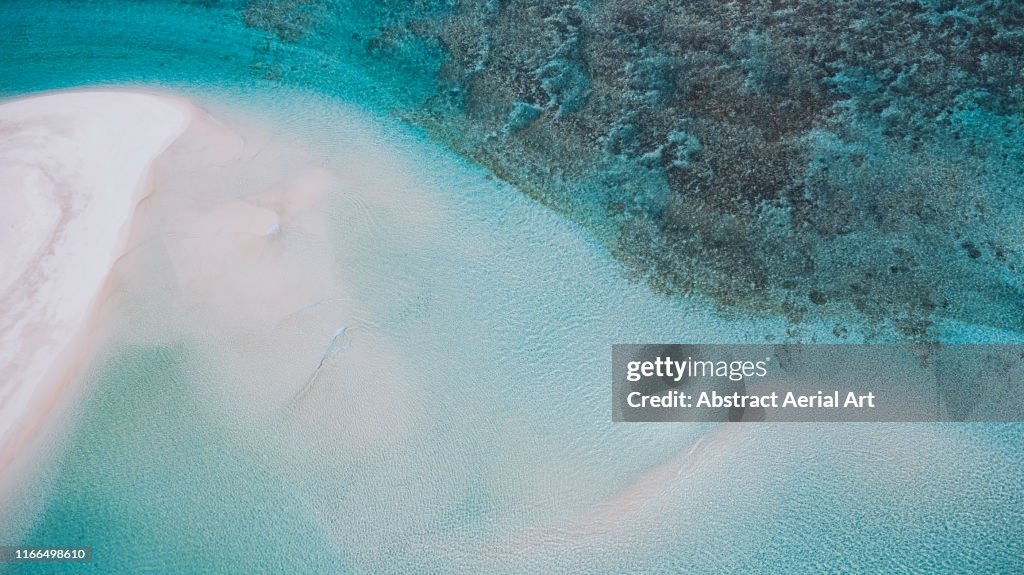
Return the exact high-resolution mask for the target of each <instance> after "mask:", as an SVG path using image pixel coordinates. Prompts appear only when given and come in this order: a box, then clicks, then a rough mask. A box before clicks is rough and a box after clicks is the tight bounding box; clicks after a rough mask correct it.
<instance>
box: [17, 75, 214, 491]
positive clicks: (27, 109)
mask: <svg viewBox="0 0 1024 575" xmlns="http://www.w3.org/2000/svg"><path fill="white" fill-rule="evenodd" d="M195 113H196V110H195V109H194V108H193V107H192V106H191V105H189V104H188V103H186V102H184V101H183V100H178V99H173V98H168V97H162V96H156V95H150V94H141V93H131V92H120V91H81V92H60V93H53V94H47V95H42V96H37V97H30V98H25V99H19V100H15V101H10V102H7V103H3V104H0V479H4V480H9V479H10V475H12V474H13V472H12V471H11V468H12V466H13V464H14V463H15V460H16V459H17V458H18V457H20V455H19V454H20V452H21V451H22V450H23V448H24V447H25V446H26V445H27V444H28V443H29V442H31V441H32V439H33V437H34V436H35V434H36V433H37V431H38V430H39V427H40V425H42V422H43V421H44V420H45V418H46V415H47V414H48V412H49V411H50V410H51V408H52V406H53V405H54V403H55V402H56V401H57V399H58V398H59V397H60V396H61V393H62V390H63V389H64V388H65V387H66V385H67V384H68V383H69V382H70V381H71V380H73V379H74V378H75V376H76V375H77V372H78V370H79V369H80V368H81V366H82V364H83V361H84V359H85V357H86V355H87V353H88V350H89V349H90V348H91V345H92V343H93V342H92V339H93V338H92V337H91V336H92V331H93V330H92V326H93V319H94V318H95V315H96V313H97V309H98V307H99V305H100V304H101V303H102V300H103V292H104V287H105V285H106V283H107V281H108V274H109V272H110V270H111V268H112V266H113V265H114V263H115V262H116V261H117V259H118V258H119V257H121V255H122V254H123V253H124V250H125V247H126V240H127V237H128V230H129V227H130V224H131V221H132V214H133V212H134V211H135V208H136V204H137V203H138V202H139V201H140V199H142V198H143V197H144V195H145V191H146V181H147V171H148V170H149V167H150V164H151V163H152V162H153V160H154V159H155V158H156V157H157V156H158V155H159V154H161V153H162V152H163V151H164V150H165V149H166V148H167V147H168V146H169V145H170V144H171V143H172V142H173V141H174V139H175V138H177V137H178V135H179V134H181V132H182V131H183V130H184V129H185V128H186V127H187V125H188V123H189V122H190V121H191V119H192V118H193V116H194V115H195ZM0 487H2V484H0Z"/></svg>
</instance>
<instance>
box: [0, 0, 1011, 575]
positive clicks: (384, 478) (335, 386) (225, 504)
mask: <svg viewBox="0 0 1024 575" xmlns="http://www.w3.org/2000/svg"><path fill="white" fill-rule="evenodd" d="M55 6H59V8H55ZM82 6H86V8H82ZM37 9H45V10H47V11H48V13H50V14H55V15H57V16H55V17H57V18H61V19H63V21H62V22H63V24H62V25H61V26H56V25H52V24H51V25H47V26H45V27H44V26H41V25H40V24H38V23H37V20H36V19H35V18H34V14H35V12H34V10H37ZM4 11H5V12H4V15H5V18H6V20H5V22H6V26H5V27H6V28H7V29H10V30H14V32H15V33H12V34H6V35H0V48H2V50H0V68H2V69H3V71H4V77H5V81H4V85H3V86H2V87H0V89H2V90H3V92H4V93H7V94H14V93H23V92H27V91H30V90H38V89H46V88H53V87H58V86H68V85H92V84H97V83H117V84H122V83H127V84H135V85H138V84H142V85H146V86H149V85H159V86H165V87H166V86H172V87H174V88H175V89H177V90H180V91H184V92H186V93H188V94H190V95H192V96H193V97H197V98H198V99H199V100H200V101H201V102H202V103H204V104H206V105H208V106H209V107H210V108H211V109H212V110H213V111H214V113H215V115H217V116H218V117H221V118H224V119H225V121H226V123H228V124H230V125H238V126H242V127H241V128H239V129H240V130H242V132H243V133H245V134H247V135H248V136H250V137H249V138H248V139H246V140H244V141H243V143H242V144H241V148H242V152H240V155H239V156H238V157H236V158H230V157H228V158H224V159H223V161H221V162H218V161H214V160H216V158H214V159H213V160H209V161H207V162H206V163H203V164H202V167H201V169H196V170H194V171H190V172H187V173H176V172H175V171H174V170H173V166H174V165H175V164H174V161H173V158H169V159H167V160H166V161H164V162H163V163H162V164H161V166H158V168H157V172H156V174H155V176H156V184H157V191H156V194H155V195H154V198H153V201H152V202H151V203H150V205H149V206H148V207H146V208H144V209H143V211H142V213H141V214H140V218H142V222H143V223H145V224H146V225H147V226H148V227H147V228H146V229H150V230H153V232H152V235H150V236H146V235H145V234H143V235H141V236H140V237H139V238H138V244H137V248H136V249H135V250H133V252H132V253H131V254H130V256H129V257H127V258H126V259H125V261H124V262H123V264H122V265H121V266H120V267H119V269H118V270H117V271H116V273H117V274H118V277H117V282H118V283H117V285H118V289H117V290H116V293H115V295H114V297H113V299H112V302H111V305H110V310H109V314H110V316H109V320H108V329H107V332H106V333H105V337H107V338H108V340H107V341H108V345H107V347H106V349H105V352H104V353H103V354H102V355H101V356H100V357H98V358H97V360H96V363H95V365H94V366H93V370H92V371H91V372H90V374H89V376H88V377H86V378H84V379H85V381H83V382H82V385H81V386H80V387H81V390H82V391H81V395H80V396H77V397H75V398H72V400H73V401H72V405H71V407H70V413H69V417H68V421H67V423H68V425H67V429H68V431H67V434H66V435H62V434H58V435H57V437H56V438H55V439H53V442H52V445H53V446H54V447H53V448H54V450H55V452H54V458H53V461H52V464H50V465H48V466H47V467H46V468H45V469H43V470H42V471H41V472H40V476H39V477H38V479H37V481H36V483H35V484H34V485H33V487H32V488H31V489H29V490H26V492H25V497H24V500H23V501H22V502H20V505H19V507H18V509H17V510H16V513H15V512H9V513H8V514H7V515H3V514H0V518H4V521H5V523H4V524H2V525H0V534H4V536H8V534H11V535H9V536H10V537H15V538H16V539H17V542H19V543H26V544H39V545H44V544H64V545H71V544H81V545H91V546H92V547H93V552H94V562H93V563H91V564H89V565H86V566H79V565H74V564H68V565H57V566H54V565H48V566H46V567H39V568H31V567H24V568H16V567H14V566H10V565H7V566H3V567H0V572H8V571H9V572H48V573H50V572H90V571H91V572H103V573H130V572H167V573H179V572H342V573H344V572H362V573H482V572H486V573H528V572H537V573H577V572H581V571H583V572H591V573H601V572H607V573H621V572H645V573H680V572H686V573H689V572H697V573H701V572H722V571H738V572H771V573H784V572H794V573H795V572H807V571H820V570H825V569H826V567H825V566H826V565H829V566H835V565H841V566H843V567H844V568H845V569H847V570H848V571H850V572H963V571H973V572H1013V571H1014V570H1016V569H1017V568H1018V567H1019V564H1020V557H1021V556H1024V532H1022V529H1021V525H1022V524H1024V500H1022V495H1021V494H1022V493H1024V489H1022V488H1024V473H1022V472H1021V470H1022V469H1024V467H1022V466H1024V454H1022V451H1021V449H1020V447H1019V446H1020V442H1021V439H1022V431H1021V428H1020V426H1017V425H963V426H954V425H850V424H847V425H833V426H828V425H811V424H800V425H793V424H790V425H785V424H783V425H749V426H741V425H729V426H707V425H684V424H667V425H661V424H655V425H647V424H613V423H612V422H611V411H610V401H609V386H608V383H609V382H608V381H607V379H608V377H607V376H608V373H609V368H610V357H611V356H610V345H611V344H613V343H624V342H651V341H688V340H698V341H703V342H711V341H721V342H761V341H765V338H766V336H772V337H774V338H775V340H776V341H778V340H783V339H786V338H787V337H788V338H790V339H795V340H799V341H831V339H832V336H831V326H821V327H818V326H814V325H805V326H803V327H801V328H800V330H799V331H798V332H797V333H795V334H790V335H788V336H787V328H789V327H790V326H788V324H787V323H786V322H785V321H783V320H781V319H780V320H774V319H771V318H767V319H766V318H738V317H731V318H729V319H724V318H721V317H718V316H716V315H715V314H714V313H712V312H710V311H708V310H709V309H710V306H709V305H708V304H706V303H704V302H700V301H694V302H686V301H680V300H672V299H668V298H664V297H661V296H658V295H655V294H653V293H651V292H650V290H649V289H648V288H647V287H646V286H644V285H640V284H637V283H635V282H631V281H628V280H627V279H625V278H624V277H623V275H622V271H621V267H620V266H619V265H618V264H616V263H615V262H614V261H613V260H612V259H611V258H610V257H609V256H608V254H607V253H606V252H605V251H604V250H603V249H601V248H600V247H599V245H598V244H597V242H595V241H594V240H592V239H591V238H589V237H588V236H587V235H586V234H585V233H584V232H583V231H582V230H581V229H579V228H578V227H576V226H575V225H573V224H571V223H569V222H568V221H566V220H565V219H563V218H561V217H559V216H557V215H555V214H553V213H552V212H550V211H548V210H546V209H544V208H542V207H541V206H539V205H537V204H535V203H532V202H530V201H528V200H526V199H525V198H524V197H523V196H522V195H521V194H520V193H519V192H517V191H515V190H513V189H511V188H509V187H508V186H506V185H504V184H501V183H499V182H498V181H497V180H496V179H494V178H493V177H492V176H490V175H489V174H488V173H486V172H485V171H482V170H480V169H478V168H476V167H474V166H471V165H468V164H467V163H465V162H463V161H461V160H459V159H457V158H456V157H455V156H453V155H452V154H451V153H449V152H447V151H445V150H443V149H440V148H438V147H437V146H435V145H434V144H432V143H431V142H430V141H428V139H427V138H426V137H425V136H424V135H423V134H422V133H419V132H417V131H415V130H412V129H410V128H408V127H407V126H405V125H404V124H402V123H400V122H398V121H397V120H394V119H393V118H388V117H386V116H382V115H380V114H379V111H380V110H381V109H388V108H389V106H391V105H392V100H391V98H393V95H389V96H387V97H385V96H383V95H382V96H379V98H377V99H374V97H375V96H373V95H374V94H377V93H376V92H375V91H374V88H375V87H374V86H372V85H367V82H366V80H365V77H364V76H362V75H361V74H360V73H359V72H358V70H359V68H358V66H353V67H351V68H344V67H339V68H330V69H329V70H328V71H327V72H320V71H319V70H320V68H319V65H318V63H317V62H316V60H315V58H313V57H311V56H310V55H309V54H297V53H293V52H292V51H290V50H298V49H297V48H294V49H290V48H287V47H284V46H278V45H276V44H275V45H269V44H268V45H265V46H264V45H262V44H261V43H260V41H259V38H258V35H256V34H255V33H254V32H253V31H252V30H248V29H245V28H244V27H241V26H239V25H238V20H237V18H235V15H234V14H233V13H232V14H231V17H230V18H229V17H228V12H226V11H225V12H224V13H223V14H222V16H223V18H222V19H221V20H218V19H216V18H214V19H210V11H207V10H198V9H195V10H190V9H188V8H185V9H182V8H180V7H179V6H178V5H176V4H172V3H161V2H153V3H146V4H144V5H143V4H140V5H128V4H124V3H117V2H108V3H102V2H101V3H90V4H88V5H81V6H76V7H74V8H70V9H65V7H64V5H63V4H59V5H58V4H50V5H48V4H45V3H20V4H18V6H17V7H15V6H14V5H12V6H11V7H5V8H4ZM367 17H368V16H367ZM140 23H141V24H140ZM352 26H353V27H357V26H358V18H356V19H355V23H354V24H352ZM55 30H61V33H60V34H57V33H56V32H55ZM214 31H216V33H214ZM126 38H127V39H132V41H130V42H126V41H125V39H126ZM148 38H160V39H164V40H166V39H168V38H174V39H175V42H177V44H166V43H164V44H160V45H152V46H150V49H146V50H140V49H138V46H142V45H146V41H147V39H148ZM337 49H338V50H344V49H345V47H344V46H340V47H338V48H337ZM36 52H38V53H41V54H42V56H41V57H40V58H38V59H29V58H27V57H26V55H27V54H30V53H36ZM182 54H190V57H187V58H185V57H182ZM409 61H410V62H411V64H410V66H413V65H414V64H416V65H423V66H433V65H435V64H434V63H432V62H431V61H430V60H429V59H421V58H418V57H411V56H410V58H409ZM334 63H336V62H333V61H332V65H334ZM290 66H296V67H298V70H299V72H301V73H302V74H304V75H305V76H306V77H307V78H309V79H310V81H309V82H307V83H306V84H307V85H313V86H314V87H317V88H323V87H325V86H326V85H327V84H331V85H330V86H326V87H329V88H331V90H325V91H330V92H331V93H332V94H335V95H340V96H343V97H346V98H359V102H360V104H359V106H354V105H352V104H350V103H347V102H343V101H339V100H334V99H330V98H327V97H321V96H318V95H315V94H312V93H308V92H293V91H286V90H283V89H280V87H278V88H277V89H275V90H274V91H270V90H268V89H267V88H268V87H269V86H271V85H272V84H271V83H270V82H269V81H268V80H267V78H269V77H273V75H274V74H275V73H277V72H279V70H276V69H275V67H280V68H282V69H289V67H290ZM417 77H418V76H417V75H416V74H415V73H412V72H410V74H408V75H407V76H403V77H396V79H395V83H396V84H403V83H404V84H405V85H407V86H408V89H409V95H408V97H409V98H410V99H415V98H417V97H419V96H418V95H420V94H423V93H427V92H429V89H428V88H425V87H422V86H420V85H419V84H418V81H417V80H415V78H417ZM316 78H319V79H320V80H319V81H320V83H321V84H323V85H318V84H317V82H315V81H313V79H316ZM392 88H393V87H392ZM253 118H255V119H253ZM224 137H228V136H224ZM200 140H201V139H200ZM200 140H196V139H193V140H192V142H193V146H201V141H200ZM198 149H199V148H198V147H193V148H188V147H185V148H184V149H179V150H178V151H177V153H178V154H179V156H178V160H181V159H182V158H185V159H187V158H188V157H189V154H192V156H195V155H198V154H199V153H198V152H197V150H198ZM261 150H265V151H264V152H262V154H261ZM317 170H327V171H329V172H330V173H331V174H333V175H332V176H331V177H329V178H327V180H326V181H325V182H324V183H322V188H323V190H324V192H325V193H324V194H323V197H320V198H313V199H310V200H309V201H311V202H314V203H313V205H315V206H317V207H318V210H315V211H312V212H309V211H303V210H302V209H301V208H295V212H294V217H295V218H296V219H295V220H294V221H292V223H293V224H294V225H293V226H292V227H291V228H289V226H288V225H287V224H288V221H287V219H285V220H282V223H281V234H280V236H276V237H277V239H276V240H274V241H276V242H277V243H275V244H269V243H268V244H267V245H264V244H245V243H237V242H235V241H233V240H232V239H231V238H228V239H226V240H224V238H222V237H221V236H219V235H218V234H216V233H213V232H215V231H216V228H217V224H216V221H210V220H204V219H203V217H202V215H203V213H206V212H205V211H206V210H209V209H213V208H216V209H217V210H222V211H221V212H216V213H218V214H221V215H231V214H236V213H238V210H243V211H244V210H245V209H248V208H247V207H246V206H248V205H249V204H246V205H239V204H237V203H232V202H231V201H230V200H232V199H238V198H242V197H249V196H251V195H259V194H261V193H268V194H271V195H273V192H274V191H275V190H278V191H279V190H281V189H283V188H287V187H288V186H287V184H288V182H289V181H292V182H294V181H295V178H299V179H301V177H305V176H303V175H306V176H308V175H309V174H310V173H313V174H314V175H313V176H311V177H313V179H314V180H315V179H316V176H315V174H317V173H320V172H318V171H317ZM287 175H290V176H291V177H290V178H289V177H286V176H287ZM307 183H308V182H307ZM314 184H315V182H314ZM314 187H315V186H314ZM267 201H268V202H271V203H273V201H276V200H273V199H270V200H267ZM282 201H284V200H282ZM316 202H322V203H316ZM301 203H302V202H300V201H298V200H296V201H295V202H290V201H289V202H284V204H282V205H286V206H298V205H299V204H301ZM282 210H284V208H282ZM284 212H287V210H284ZM284 212H281V213H284ZM166 214H170V215H166ZM292 230H295V232H294V233H293V232H292ZM268 231H269V230H268ZM153 238H158V240H154V239H153ZM221 240H224V243H216V242H219V241H221ZM277 240H280V241H277ZM261 241H262V240H261ZM267 241H268V242H269V241H270V240H267ZM190 242H191V243H190ZM195 242H200V243H202V244H203V247H204V248H210V251H209V253H211V254H212V255H211V256H210V257H211V258H212V259H211V260H209V261H205V262H204V261H199V260H195V259H192V258H191V257H190V255H189V254H191V253H193V249H192V248H194V247H195V245H194V243H195ZM224 266H227V267H224ZM204 270H207V271H209V270H213V271H212V272H210V273H209V274H207V273H206V272H204ZM229 272H230V273H229ZM234 277H238V278H245V280H244V281H242V282H239V283H237V284H234V283H232V281H231V278H234ZM274 286H284V287H287V288H289V289H288V290H285V292H286V293H287V294H291V295H292V296H293V297H294V301H292V300H290V299H288V298H283V299H282V298H280V297H277V295H279V294H276V292H275V291H274ZM321 296H324V297H321ZM263 301H273V302H277V303H275V304H274V305H270V306H262V305H260V302H263ZM278 304H279V305H278ZM292 304H295V305H292ZM856 338H857V334H856V333H854V334H853V335H852V336H851V338H850V340H847V341H851V340H855V339H856ZM947 338H948V339H950V340H952V341H996V340H1001V339H1009V338H1010V336H1008V335H1006V334H1005V333H1001V332H995V331H980V330H978V329H977V328H972V327H970V326H959V327H957V328H956V330H952V329H951V330H950V331H948V332H947ZM318 366H320V367H319V368H318Z"/></svg>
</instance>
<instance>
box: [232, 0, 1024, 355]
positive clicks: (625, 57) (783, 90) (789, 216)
mask: <svg viewBox="0 0 1024 575" xmlns="http://www.w3.org/2000/svg"><path fill="white" fill-rule="evenodd" d="M271 5H276V6H277V9H278V10H279V11H280V12H281V13H280V14H275V12H274V10H273V9H272V8H271ZM311 5H313V4H312V3H311V2H301V1H298V0H289V1H286V2H275V1H274V0H259V1H258V2H253V3H249V4H247V5H246V7H245V19H246V20H245V21H246V23H247V24H249V25H250V26H255V27H259V28H262V29H265V30H268V31H270V32H271V33H273V34H275V35H276V36H277V37H278V38H279V39H280V40H281V41H283V42H298V43H302V42H308V40H306V36H307V35H309V34H313V35H315V36H316V38H317V39H316V41H315V42H313V43H312V44H311V46H314V47H316V48H317V49H319V50H320V51H321V52H323V51H324V50H325V47H329V46H332V45H334V42H335V41H336V39H337V38H339V37H341V36H342V35H344V34H345V32H343V29H344V26H345V24H344V22H346V21H348V20H349V19H350V18H349V16H351V14H353V13H355V12H359V13H360V14H361V15H362V17H361V18H360V19H358V23H359V26H360V27H361V28H360V32H358V33H357V35H358V36H359V40H358V43H359V45H361V46H362V48H363V50H365V54H364V55H361V56H360V57H364V56H365V58H366V62H367V63H365V64H364V68H365V70H367V73H368V74H371V75H376V76H381V75H383V74H385V73H386V72H387V71H389V70H391V71H393V70H395V69H399V68H400V69H401V70H402V71H404V72H408V71H409V70H410V69H413V68H415V71H417V73H419V74H420V75H421V76H422V77H421V78H420V80H421V81H424V82H428V83H430V84H431V85H433V86H434V88H433V89H432V91H429V93H427V94H426V96H424V97H420V98H418V99H413V98H409V97H404V96H403V94H401V90H393V92H394V98H395V105H394V107H395V108H396V109H397V110H399V112H400V113H402V114H403V115H404V116H405V117H407V118H410V119H411V120H412V121H413V122H415V123H417V124H419V125H421V126H423V127H425V128H426V129H428V130H429V131H430V132H431V133H432V134H433V135H435V136H436V137H438V138H440V139H441V140H443V141H445V142H446V143H447V144H448V145H450V146H451V147H453V148H454V149H456V150H457V151H459V152H460V153H462V154H464V155H466V156H467V157H469V158H471V159H473V160H475V161H477V162H480V163H481V164H484V165H485V166H487V167H489V168H490V169H492V170H493V171H494V172H495V173H497V174H498V175H499V176H500V177H502V178H505V179H507V180H508V181H510V182H511V183H513V184H515V185H516V186H518V187H519V188H520V189H521V190H523V191H524V192H525V193H527V194H529V195H531V196H533V197H535V198H537V199H539V200H540V201H543V202H545V203H546V204H548V205H550V206H552V207H554V208H555V209H558V210H560V211H562V212H563V213H565V214H567V215H568V216H569V217H572V218H574V219H575V220H577V221H578V222H580V223H581V224H582V225H584V226H586V227H587V228H588V229H589V230H590V231H591V232H592V233H593V234H594V235H595V236H596V237H597V238H599V240H600V241H602V242H603V243H604V244H605V245H606V246H607V247H608V249H609V250H610V251H611V252H612V253H613V254H614V255H615V256H616V257H617V258H619V259H620V260H621V261H622V262H623V263H624V264H625V265H626V266H627V267H628V269H629V270H631V272H632V273H634V274H636V275H637V276H638V277H643V278H645V279H646V280H647V281H649V282H650V283H651V285H653V286H654V287H655V288H656V289H659V290H663V291H665V292H668V293H674V294H701V295H706V296H710V297H712V298H714V300H715V301H717V302H718V303H719V304H721V306H722V307H723V309H725V310H738V311H741V312H744V313H748V312H751V311H754V312H760V311H764V312H769V313H784V314H786V315H788V316H789V317H791V318H792V319H793V320H794V321H799V320H801V319H804V318H812V317H813V318H828V319H829V321H836V322H837V324H838V325H837V327H836V329H837V332H838V331H841V330H844V329H845V328H844V327H843V326H842V325H841V324H842V323H843V322H854V323H857V324H862V325H873V326H876V327H879V328H880V329H881V331H886V330H888V332H889V333H896V334H898V337H902V338H908V339H914V340H922V339H928V338H929V337H931V326H932V324H933V323H934V322H935V321H936V320H937V319H950V320H958V321H963V322H968V323H978V324H984V325H988V326H995V327H998V328H1003V329H1009V330H1016V331H1021V330H1024V308H1022V302H1024V298H1022V297H1021V295H1022V294H1021V287H1022V285H1021V280H1022V277H1021V270H1020V268H1021V265H1022V264H1024V261H1022V257H1024V252H1022V250H1021V246H1022V245H1024V237H1022V229H1021V226H1020V225H1019V222H1020V221H1021V216H1024V208H1022V207H1021V206H1020V205H1019V204H1020V202H1018V201H1017V199H1018V196H1019V194H1020V193H1021V191H1022V190H1024V170H1022V169H1021V166H1022V165H1024V137H1022V136H1021V134H1022V133H1024V131H1022V130H1021V127H1022V126H1021V122H1022V112H1024V82H1022V80H1024V77H1022V72H1021V71H1022V70H1024V49H1022V46H1024V32H1022V30H1024V7H1022V6H1021V5H1019V4H1017V3H1011V2H1001V1H999V0H990V1H982V2H974V3H970V4H968V5H964V4H963V3H954V2H949V1H939V0H933V1H928V0H918V1H913V2H881V3H873V4H871V5H865V4H864V3H863V2H859V1H854V0H840V1H837V2H830V3H828V4H822V3H818V2H808V1H806V0H790V1H779V0H748V1H742V2H730V3H706V2H691V1H684V2H675V1H673V2H670V1H666V0H642V1H641V0H613V1H608V2H583V1H580V2H565V1H552V2H544V3H537V2H526V1H521V0H520V1H517V0H510V1H505V2H498V1H495V0H467V1H464V2H458V3H455V2H449V3H446V2H425V3H421V2H415V3H413V2H384V3H380V4H377V5H375V6H374V7H373V8H366V7H365V6H362V7H360V6H357V5H355V4H350V3H346V2H327V0H319V1H318V2H316V10H315V11H316V13H318V14H321V15H323V16H322V17H319V18H312V17H310V16H309V14H310V13H311V10H310V6H311ZM303 26H304V27H306V28H307V29H305V30H299V29H296V28H297V27H303ZM352 34H356V33H354V32H353V33H352ZM350 35H351V34H350ZM423 47H428V48H427V49H424V48H423ZM418 59H419V60H422V61H421V62H420V63H418V64H416V61H417V60H418ZM426 61H429V62H427V63H424V62H426ZM410 62H412V63H414V65H413V66H412V68H410ZM427 76H429V77H427Z"/></svg>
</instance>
